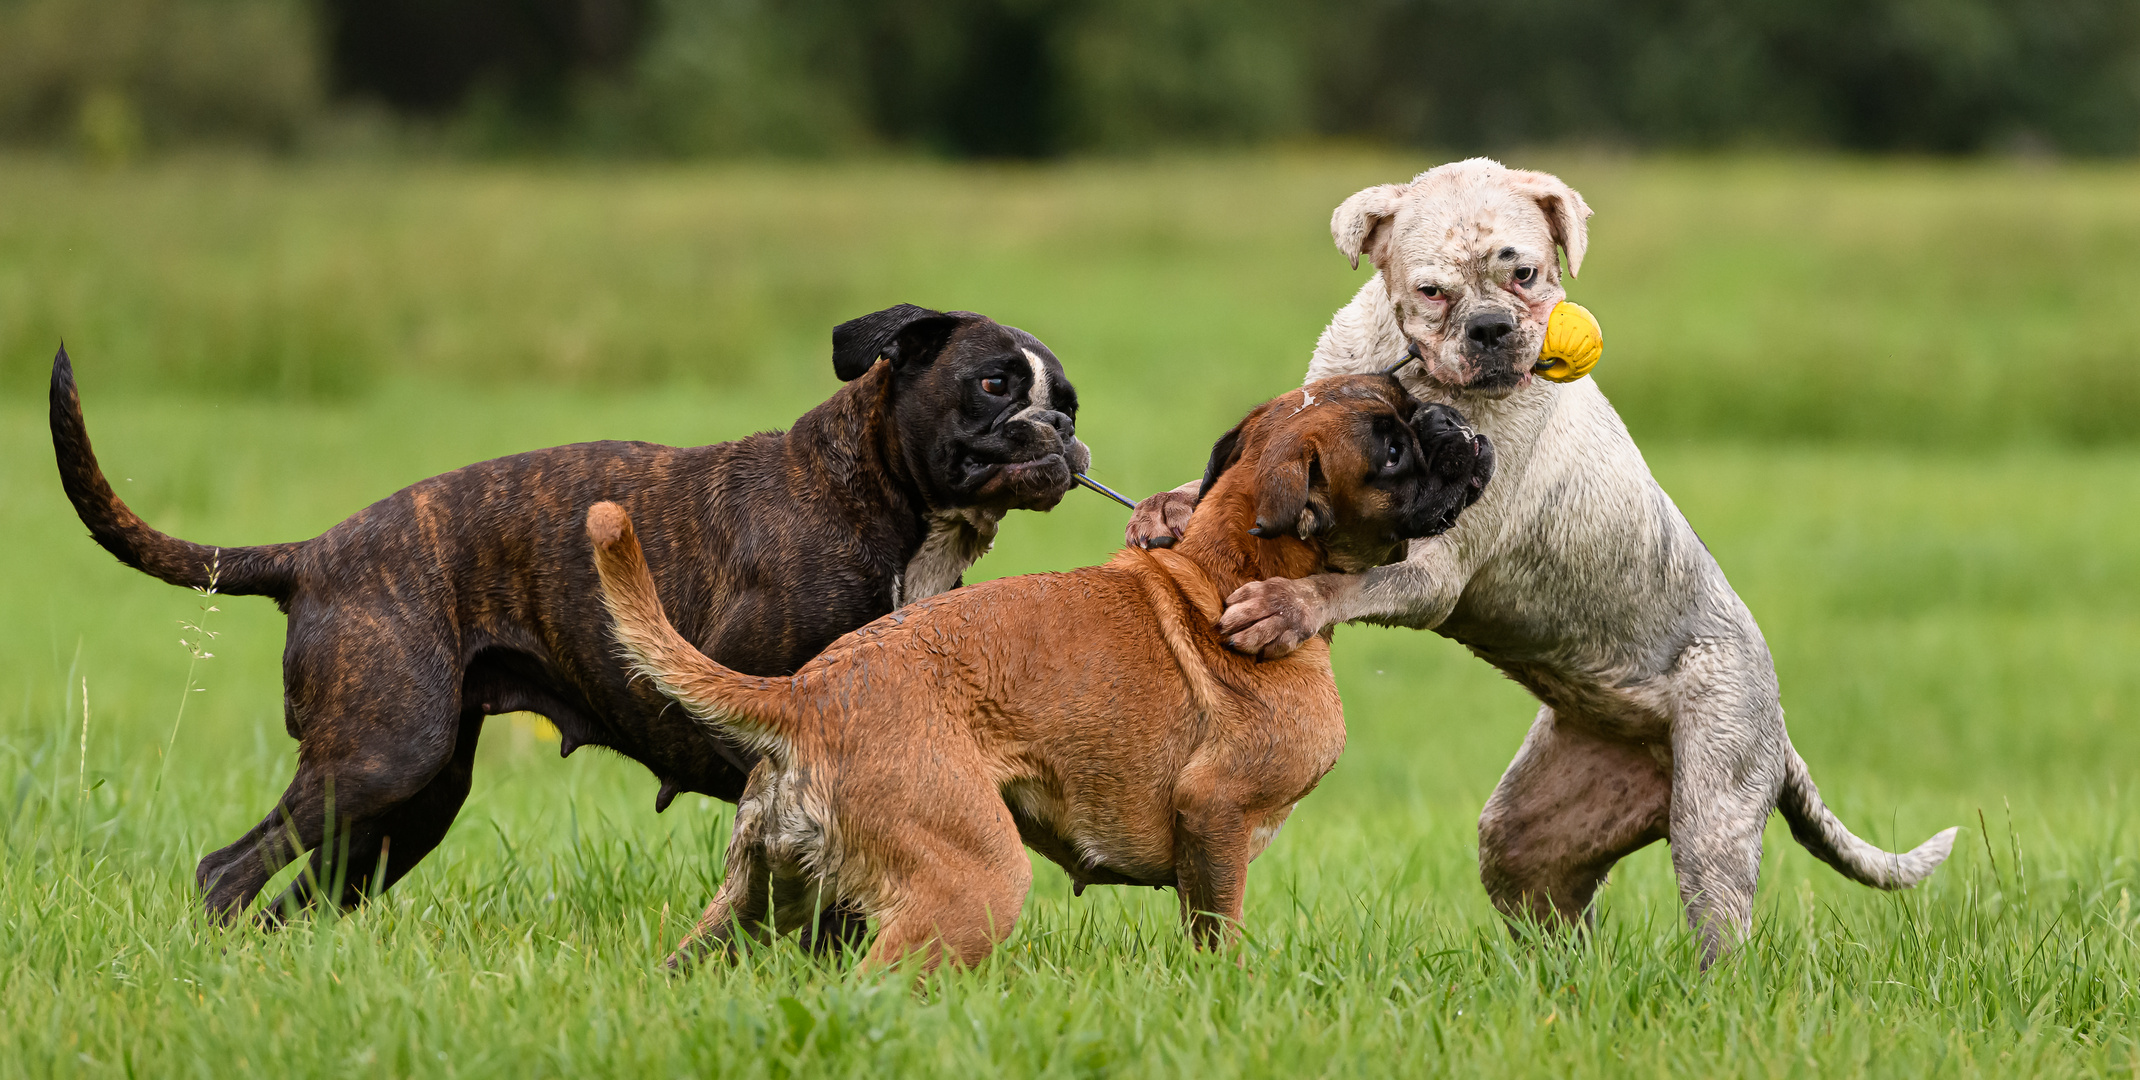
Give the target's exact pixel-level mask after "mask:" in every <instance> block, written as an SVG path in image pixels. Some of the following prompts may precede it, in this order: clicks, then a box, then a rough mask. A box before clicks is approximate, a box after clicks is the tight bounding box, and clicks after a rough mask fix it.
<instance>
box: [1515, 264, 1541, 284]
mask: <svg viewBox="0 0 2140 1080" xmlns="http://www.w3.org/2000/svg"><path fill="white" fill-rule="evenodd" d="M1537 276H1538V268H1537V267H1535V266H1519V267H1517V268H1516V284H1518V285H1529V284H1530V283H1531V279H1532V278H1534V277H1537Z"/></svg>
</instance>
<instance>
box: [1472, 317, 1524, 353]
mask: <svg viewBox="0 0 2140 1080" xmlns="http://www.w3.org/2000/svg"><path fill="white" fill-rule="evenodd" d="M1515 332H1516V320H1514V319H1511V318H1509V317H1508V316H1506V315H1504V314H1502V313H1500V312H1498V311H1489V312H1485V313H1483V314H1479V315H1473V316H1472V317H1471V321H1470V322H1467V323H1465V324H1464V336H1465V337H1467V338H1470V339H1471V342H1472V344H1474V345H1477V346H1478V347H1480V348H1482V349H1491V348H1493V347H1494V346H1496V345H1499V344H1501V339H1502V338H1505V337H1507V336H1509V335H1510V334H1513V333H1515Z"/></svg>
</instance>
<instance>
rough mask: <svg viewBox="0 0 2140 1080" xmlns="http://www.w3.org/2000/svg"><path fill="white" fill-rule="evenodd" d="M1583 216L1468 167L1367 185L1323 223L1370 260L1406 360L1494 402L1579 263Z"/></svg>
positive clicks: (1513, 381)
mask: <svg viewBox="0 0 2140 1080" xmlns="http://www.w3.org/2000/svg"><path fill="white" fill-rule="evenodd" d="M1589 217H1590V207H1589V206H1588V205H1586V204H1585V203H1584V202H1583V197H1582V196H1581V195H1578V194H1576V192H1575V189H1573V188H1571V187H1569V186H1568V185H1566V184H1564V183H1562V182H1561V181H1560V180H1559V179H1558V178H1556V177H1553V176H1550V175H1547V174H1546V173H1541V172H1529V171H1526V170H1522V169H1509V168H1504V167H1503V166H1502V165H1501V164H1500V163H1498V162H1494V161H1489V160H1487V159H1485V158H1472V159H1471V160H1469V161H1459V162H1455V163H1453V164H1449V165H1443V166H1440V167H1439V168H1435V169H1430V170H1428V171H1426V172H1423V173H1421V174H1419V175H1418V176H1417V177H1414V178H1413V180H1412V182H1411V183H1409V184H1385V185H1382V186H1380V187H1371V188H1368V189H1367V190H1365V191H1362V192H1360V193H1359V194H1357V195H1354V196H1353V197H1352V198H1349V199H1347V200H1345V202H1344V203H1343V205H1340V206H1339V207H1338V208H1337V211H1336V213H1334V214H1332V215H1331V218H1330V232H1331V236H1332V237H1333V238H1334V239H1335V240H1336V241H1337V245H1338V250H1340V251H1343V252H1344V253H1345V254H1346V255H1348V256H1350V257H1351V258H1352V260H1353V263H1354V265H1358V263H1359V258H1360V256H1361V255H1366V256H1367V257H1368V258H1369V259H1371V260H1373V261H1374V264H1375V268H1376V269H1377V270H1380V271H1381V272H1382V282H1383V285H1384V286H1385V287H1386V288H1387V289H1388V290H1389V298H1390V305H1391V307H1392V308H1393V309H1394V311H1395V313H1396V315H1397V322H1398V325H1399V326H1400V327H1402V328H1403V330H1404V336H1405V340H1406V342H1407V344H1408V345H1409V347H1410V349H1411V352H1412V354H1413V355H1414V356H1416V357H1417V358H1418V359H1419V360H1420V361H1421V362H1422V366H1424V367H1425V369H1426V375H1427V378H1428V379H1430V380H1432V381H1433V382H1436V383H1439V384H1440V385H1442V386H1445V387H1448V388H1449V389H1451V390H1460V391H1469V392H1472V393H1477V394H1481V395H1484V396H1487V397H1497V398H1498V397H1503V396H1506V395H1507V394H1508V393H1510V392H1511V391H1513V390H1515V389H1516V388H1517V387H1519V386H1523V385H1525V384H1527V383H1528V382H1529V381H1530V379H1531V368H1532V367H1533V366H1534V365H1535V364H1536V363H1537V361H1538V350H1539V346H1541V345H1543V344H1544V343H1545V333H1546V317H1547V316H1548V315H1549V314H1551V313H1552V311H1553V306H1554V305H1555V304H1558V303H1560V302H1561V300H1563V299H1565V298H1566V296H1567V294H1566V292H1565V291H1563V290H1562V288H1561V279H1560V259H1559V257H1558V255H1557V254H1556V252H1555V250H1554V249H1555V248H1556V247H1557V248H1560V249H1562V250H1565V251H1566V252H1567V254H1568V273H1569V275H1570V276H1573V275H1574V274H1575V273H1576V272H1577V271H1578V270H1580V269H1581V267H1582V265H1583V250H1584V248H1585V247H1586V246H1587V245H1588V243H1589V233H1588V226H1587V225H1586V224H1585V222H1586V221H1587V220H1588V219H1589Z"/></svg>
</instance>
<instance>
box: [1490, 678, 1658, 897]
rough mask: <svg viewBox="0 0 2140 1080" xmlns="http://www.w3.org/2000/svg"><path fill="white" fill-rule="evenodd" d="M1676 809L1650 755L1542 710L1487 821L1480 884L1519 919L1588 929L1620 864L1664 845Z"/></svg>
mask: <svg viewBox="0 0 2140 1080" xmlns="http://www.w3.org/2000/svg"><path fill="white" fill-rule="evenodd" d="M1671 800H1672V780H1671V774H1670V771H1669V770H1668V769H1667V767H1666V766H1665V765H1664V764H1663V763H1662V762H1660V761H1659V760H1658V757H1657V756H1656V755H1654V754H1652V753H1651V752H1650V751H1649V750H1648V749H1646V748H1644V747H1641V746H1637V745H1632V744H1629V743H1625V742H1619V741H1614V740H1609V739H1604V738H1600V737H1599V736H1597V735H1594V734H1592V733H1590V732H1589V731H1586V730H1584V729H1583V728H1582V727H1580V726H1576V725H1573V724H1569V723H1564V722H1562V721H1561V720H1560V719H1559V718H1558V717H1556V716H1555V715H1554V712H1553V710H1552V709H1551V708H1541V709H1539V710H1538V719H1537V720H1535V721H1533V722H1532V724H1531V731H1530V734H1529V735H1526V736H1525V737H1524V740H1523V749H1521V750H1519V751H1517V752H1516V759H1515V760H1514V761H1512V762H1510V763H1509V766H1508V771H1507V772H1506V773H1504V774H1502V777H1501V783H1500V784H1499V785H1498V786H1496V787H1495V788H1494V794H1493V797H1492V798H1491V799H1488V800H1487V802H1486V809H1485V810H1484V811H1482V812H1481V813H1480V815H1479V879H1480V881H1482V882H1483V883H1484V884H1485V885H1486V892H1487V894H1488V895H1489V896H1491V897H1492V898H1493V902H1494V907H1496V908H1498V909H1499V910H1500V911H1501V913H1502V914H1503V915H1506V916H1508V917H1509V918H1511V919H1531V920H1535V921H1536V922H1538V923H1540V924H1542V925H1548V926H1550V925H1554V924H1556V923H1557V924H1562V925H1568V926H1587V925H1589V919H1590V900H1591V897H1593V896H1594V895H1596V893H1597V889H1598V886H1599V885H1601V884H1603V883H1604V881H1605V875H1606V874H1607V873H1608V872H1609V871H1611V870H1612V867H1613V864H1614V863H1617V862H1619V861H1620V860H1621V859H1623V858H1625V857H1626V856H1628V855H1630V854H1632V853H1633V852H1635V851H1637V850H1639V849H1640V848H1642V847H1645V846H1647V845H1649V844H1651V843H1654V842H1656V841H1658V840H1661V839H1663V838H1664V835H1665V826H1666V821H1667V814H1668V813H1669V811H1670V808H1671Z"/></svg>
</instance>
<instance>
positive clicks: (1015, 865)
mask: <svg viewBox="0 0 2140 1080" xmlns="http://www.w3.org/2000/svg"><path fill="white" fill-rule="evenodd" d="M998 805H999V806H1000V805H1001V804H1000V803H999V804H998ZM995 824H997V825H998V826H999V827H998V828H994V829H990V830H989V835H987V836H984V837H980V838H979V839H981V840H982V841H983V844H984V845H985V847H986V849H987V850H982V851H972V850H967V849H965V848H963V847H955V846H953V845H951V844H949V843H946V842H944V841H943V840H942V839H941V838H939V837H925V838H919V839H920V841H921V842H922V843H926V844H928V846H929V848H930V850H927V851H922V852H915V853H913V854H912V857H910V858H908V859H902V860H900V861H901V862H904V863H906V864H907V865H910V866H917V867H925V868H926V869H925V870H922V871H920V872H916V873H910V874H906V875H902V879H901V880H898V881H896V882H892V883H889V884H890V888H889V889H888V890H887V891H888V892H890V893H891V894H893V895H896V896H898V897H899V899H898V901H897V903H896V906H895V907H894V908H893V909H892V910H890V911H887V912H885V913H884V914H883V916H882V920H881V924H880V925H879V927H878V929H877V940H876V942H875V943H874V944H872V945H871V946H870V948H869V955H868V956H866V957H864V958H863V960H862V967H863V968H864V969H871V970H873V969H876V968H881V967H889V966H892V965H896V964H899V963H901V962H903V961H905V960H907V959H908V958H910V957H916V956H918V957H919V961H920V963H919V967H918V973H920V974H924V975H925V974H928V973H929V972H932V971H935V970H936V968H937V966H938V965H939V964H942V963H944V962H945V961H947V960H948V961H950V962H951V963H952V964H954V965H956V966H959V967H971V966H973V965H975V964H978V963H980V962H981V961H983V960H986V959H988V954H989V953H991V952H993V951H994V950H995V947H996V943H997V942H999V941H1002V940H1003V939H1004V938H1006V937H1009V936H1010V932H1011V930H1012V929H1014V928H1015V927H1017V925H1018V915H1019V912H1020V911H1022V910H1023V909H1024V907H1025V897H1026V893H1028V892H1029V891H1031V890H1032V887H1033V864H1032V863H1031V862H1030V861H1029V860H1027V859H1026V856H1025V845H1024V843H1023V842H1021V841H1020V840H1019V839H1018V827H1017V825H1015V824H1014V823H1013V822H1012V820H1011V816H1010V811H1009V810H1008V809H1005V810H1003V811H1002V818H1001V821H1000V822H998V823H995Z"/></svg>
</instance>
